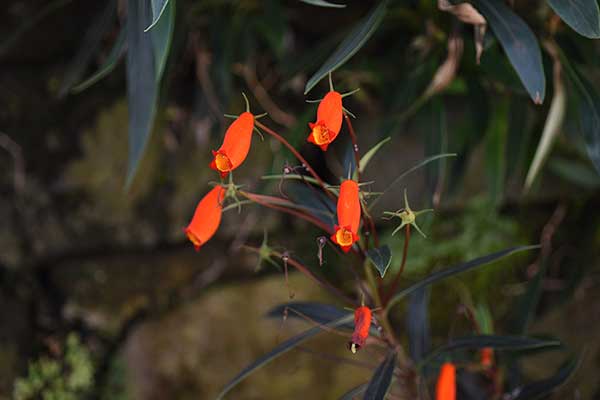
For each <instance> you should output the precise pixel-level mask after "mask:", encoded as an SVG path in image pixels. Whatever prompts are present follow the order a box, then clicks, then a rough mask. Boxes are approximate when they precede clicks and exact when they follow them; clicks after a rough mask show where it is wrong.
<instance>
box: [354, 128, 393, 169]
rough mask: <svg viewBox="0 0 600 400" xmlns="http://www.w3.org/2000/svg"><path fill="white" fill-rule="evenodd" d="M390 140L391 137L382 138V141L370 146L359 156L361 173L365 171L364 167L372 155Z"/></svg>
mask: <svg viewBox="0 0 600 400" xmlns="http://www.w3.org/2000/svg"><path fill="white" fill-rule="evenodd" d="M390 140H392V138H391V137H386V138H385V139H383V140H382V141H380V142H379V143H377V144H376V145H375V146H373V147H371V148H370V149H369V151H367V152H366V153H365V155H364V156H362V157H361V158H360V173H361V174H362V173H363V172H365V169H366V168H367V165H368V164H369V161H371V159H372V158H373V156H374V155H375V154H376V153H377V152H378V151H379V149H381V148H382V147H383V145H384V144H386V143H387V142H389V141H390Z"/></svg>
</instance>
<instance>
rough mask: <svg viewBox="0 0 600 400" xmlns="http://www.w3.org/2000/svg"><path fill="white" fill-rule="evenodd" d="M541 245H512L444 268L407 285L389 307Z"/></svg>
mask: <svg viewBox="0 0 600 400" xmlns="http://www.w3.org/2000/svg"><path fill="white" fill-rule="evenodd" d="M539 248H540V246H538V245H535V246H519V247H511V248H509V249H506V250H502V251H498V252H496V253H492V254H488V255H487V256H483V257H479V258H476V259H474V260H471V261H467V262H466V263H462V264H458V265H455V266H453V267H450V268H446V269H443V270H441V271H439V272H436V273H434V274H431V275H429V276H428V277H427V278H425V279H423V280H421V281H419V282H417V283H415V284H413V285H411V286H409V287H407V288H406V289H403V290H401V291H400V292H398V293H397V294H396V295H395V296H394V297H392V299H391V300H390V301H389V303H388V308H389V307H392V306H393V305H394V304H396V303H397V302H399V301H400V300H402V299H403V298H404V297H405V296H407V295H409V294H411V293H413V292H415V291H416V290H417V289H420V288H422V287H425V286H429V285H431V284H434V283H437V282H440V281H442V280H444V279H446V278H449V277H451V276H454V275H457V274H460V273H463V272H466V271H470V270H472V269H475V268H478V267H482V266H484V265H487V264H490V263H492V262H494V261H498V260H500V259H502V258H504V257H506V256H509V255H512V254H515V253H519V252H522V251H528V250H534V249H539Z"/></svg>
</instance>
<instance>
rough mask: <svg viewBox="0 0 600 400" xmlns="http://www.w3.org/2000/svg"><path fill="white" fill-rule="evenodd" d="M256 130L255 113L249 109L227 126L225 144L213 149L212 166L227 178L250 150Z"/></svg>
mask: <svg viewBox="0 0 600 400" xmlns="http://www.w3.org/2000/svg"><path fill="white" fill-rule="evenodd" d="M253 130H254V115H252V114H251V113H249V112H248V111H246V112H243V113H241V114H240V116H239V117H237V119H236V120H235V121H233V123H232V124H231V125H230V126H229V128H227V132H225V138H224V139H223V144H222V145H221V147H220V148H219V150H217V151H213V152H212V153H213V156H214V158H213V160H212V162H211V163H210V167H211V168H212V169H214V170H215V171H218V172H219V173H220V174H221V177H222V178H225V177H226V176H227V174H229V172H231V171H233V170H234V169H236V168H237V167H239V166H240V165H241V164H242V163H243V162H244V160H245V159H246V156H247V155H248V151H250V143H251V141H252V131H253Z"/></svg>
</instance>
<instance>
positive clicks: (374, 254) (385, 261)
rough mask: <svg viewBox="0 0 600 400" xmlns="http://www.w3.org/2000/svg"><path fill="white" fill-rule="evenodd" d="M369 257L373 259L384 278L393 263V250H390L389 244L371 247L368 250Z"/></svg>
mask: <svg viewBox="0 0 600 400" xmlns="http://www.w3.org/2000/svg"><path fill="white" fill-rule="evenodd" d="M367 257H368V258H369V260H371V262H372V263H373V265H374V266H375V268H376V269H377V271H378V272H379V275H381V277H382V278H383V277H384V276H385V272H386V271H387V269H388V268H389V266H390V264H391V263H392V252H391V251H390V248H389V246H388V245H387V244H386V245H385V246H382V247H377V248H374V249H369V250H368V251H367Z"/></svg>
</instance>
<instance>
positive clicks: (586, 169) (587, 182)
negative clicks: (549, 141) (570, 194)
mask: <svg viewBox="0 0 600 400" xmlns="http://www.w3.org/2000/svg"><path fill="white" fill-rule="evenodd" d="M548 167H549V169H550V171H552V172H553V173H554V174H556V175H558V176H559V177H561V178H562V179H565V180H567V181H569V182H572V183H574V184H576V185H579V186H581V187H583V188H585V189H591V190H594V189H598V188H600V176H598V173H596V171H595V170H594V169H593V168H592V167H591V166H589V164H587V163H586V164H584V163H580V162H577V161H572V160H566V159H563V158H554V159H552V160H550V161H549V162H548Z"/></svg>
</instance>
